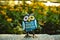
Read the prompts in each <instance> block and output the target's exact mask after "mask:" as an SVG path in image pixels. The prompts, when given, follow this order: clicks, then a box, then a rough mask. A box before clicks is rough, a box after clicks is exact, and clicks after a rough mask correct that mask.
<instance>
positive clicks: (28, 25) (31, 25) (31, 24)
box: [25, 21, 35, 27]
mask: <svg viewBox="0 0 60 40" xmlns="http://www.w3.org/2000/svg"><path fill="white" fill-rule="evenodd" d="M25 26H26V27H33V26H35V24H34V21H31V22H25Z"/></svg>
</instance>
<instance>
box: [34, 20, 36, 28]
mask: <svg viewBox="0 0 60 40" xmlns="http://www.w3.org/2000/svg"><path fill="white" fill-rule="evenodd" d="M34 21H35V26H36V28H37V21H36V20H34Z"/></svg>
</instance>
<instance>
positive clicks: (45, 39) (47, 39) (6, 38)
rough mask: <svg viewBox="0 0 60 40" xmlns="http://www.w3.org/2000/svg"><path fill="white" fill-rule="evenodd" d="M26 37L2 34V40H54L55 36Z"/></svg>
mask: <svg viewBox="0 0 60 40" xmlns="http://www.w3.org/2000/svg"><path fill="white" fill-rule="evenodd" d="M30 35H31V34H30ZM24 36H25V34H22V35H15V34H0V40H54V37H53V36H50V35H47V34H36V35H35V36H36V37H35V38H33V37H28V38H24ZM31 36H32V35H31Z"/></svg>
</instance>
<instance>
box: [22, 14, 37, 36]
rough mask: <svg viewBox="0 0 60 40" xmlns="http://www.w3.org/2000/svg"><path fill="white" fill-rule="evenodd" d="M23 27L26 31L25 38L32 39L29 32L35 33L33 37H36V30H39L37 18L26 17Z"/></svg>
mask: <svg viewBox="0 0 60 40" xmlns="http://www.w3.org/2000/svg"><path fill="white" fill-rule="evenodd" d="M22 27H23V30H25V31H26V33H27V35H26V36H25V37H30V36H29V32H31V31H33V37H34V30H35V29H36V28H37V21H36V19H35V17H34V16H33V15H32V14H30V15H29V14H28V15H26V16H24V18H23V21H22Z"/></svg>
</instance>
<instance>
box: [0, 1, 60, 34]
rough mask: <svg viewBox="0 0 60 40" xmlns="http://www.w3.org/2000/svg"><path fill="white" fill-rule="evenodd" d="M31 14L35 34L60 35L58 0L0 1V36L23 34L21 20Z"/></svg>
mask: <svg viewBox="0 0 60 40" xmlns="http://www.w3.org/2000/svg"><path fill="white" fill-rule="evenodd" d="M32 12H33V13H34V16H35V18H36V20H37V22H38V23H37V24H38V28H37V29H36V30H35V33H36V34H60V0H37V1H36V0H0V34H25V33H26V32H25V31H23V30H22V20H23V17H24V16H25V15H26V14H27V13H32ZM30 33H32V32H30Z"/></svg>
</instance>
